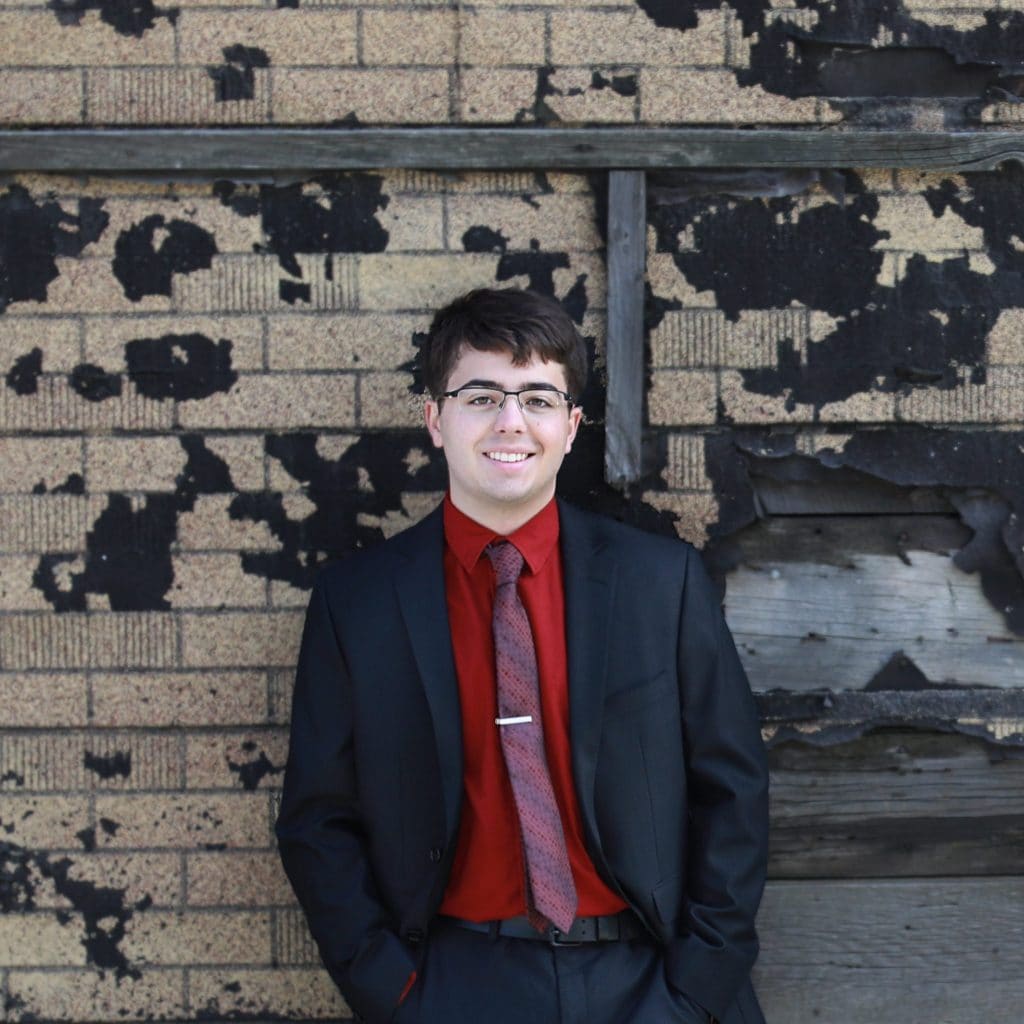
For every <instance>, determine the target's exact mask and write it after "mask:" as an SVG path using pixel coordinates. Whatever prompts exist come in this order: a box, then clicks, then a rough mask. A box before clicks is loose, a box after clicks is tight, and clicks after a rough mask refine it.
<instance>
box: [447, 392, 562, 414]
mask: <svg viewBox="0 0 1024 1024" xmlns="http://www.w3.org/2000/svg"><path fill="white" fill-rule="evenodd" d="M510 395H511V396H512V397H513V398H515V400H516V401H517V402H518V403H519V408H520V410H521V411H522V413H523V415H524V416H530V417H536V418H538V419H541V418H543V417H545V416H551V415H553V414H555V413H558V412H561V411H562V410H563V409H571V408H572V406H573V400H572V395H570V394H569V393H568V392H567V391H559V390H558V389H557V388H524V389H523V390H522V391H503V390H502V389H501V388H482V387H479V386H478V385H476V384H465V385H463V386H462V387H461V388H456V389H455V390H454V391H445V392H444V393H443V395H442V396H441V397H442V398H454V399H455V400H456V401H457V402H458V404H459V408H460V409H464V410H466V412H471V413H476V414H479V415H480V416H497V415H498V413H499V412H501V410H502V409H504V408H505V399H506V398H508V397H509V396H510Z"/></svg>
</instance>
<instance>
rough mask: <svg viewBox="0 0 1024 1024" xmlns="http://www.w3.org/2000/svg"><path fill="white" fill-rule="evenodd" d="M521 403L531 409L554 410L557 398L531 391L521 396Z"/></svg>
mask: <svg viewBox="0 0 1024 1024" xmlns="http://www.w3.org/2000/svg"><path fill="white" fill-rule="evenodd" d="M523 402H524V403H525V404H526V405H527V406H528V407H529V408H531V409H554V408H555V406H556V405H557V404H558V399H557V396H555V395H553V394H551V395H549V394H545V393H544V392H543V391H532V392H530V393H529V394H526V395H523Z"/></svg>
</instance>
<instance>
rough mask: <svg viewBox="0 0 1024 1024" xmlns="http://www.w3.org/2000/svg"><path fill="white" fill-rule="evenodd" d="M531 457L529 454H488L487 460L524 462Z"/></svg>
mask: <svg viewBox="0 0 1024 1024" xmlns="http://www.w3.org/2000/svg"><path fill="white" fill-rule="evenodd" d="M529 457H530V455H529V453H528V452H488V453H487V458H489V459H493V460H494V461H495V462H524V461H525V460H526V459H528V458H529Z"/></svg>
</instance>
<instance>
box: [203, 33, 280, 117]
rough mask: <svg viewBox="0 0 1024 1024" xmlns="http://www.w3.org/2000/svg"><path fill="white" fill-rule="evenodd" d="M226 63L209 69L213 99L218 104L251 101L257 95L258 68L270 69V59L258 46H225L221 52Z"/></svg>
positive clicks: (237, 44)
mask: <svg viewBox="0 0 1024 1024" xmlns="http://www.w3.org/2000/svg"><path fill="white" fill-rule="evenodd" d="M221 52H222V53H223V54H224V63H223V64H222V65H220V66H213V67H208V68H207V69H206V70H207V72H208V73H209V75H210V77H211V78H212V79H213V90H214V91H213V98H214V99H215V100H216V101H217V102H218V103H226V102H228V101H229V100H251V99H252V98H253V97H254V96H255V95H256V75H255V73H254V71H255V69H256V68H269V67H270V57H268V56H267V53H266V51H265V50H261V49H260V48H259V47H258V46H242V45H241V44H240V43H236V44H235V45H234V46H225V47H224V48H223V50H222V51H221Z"/></svg>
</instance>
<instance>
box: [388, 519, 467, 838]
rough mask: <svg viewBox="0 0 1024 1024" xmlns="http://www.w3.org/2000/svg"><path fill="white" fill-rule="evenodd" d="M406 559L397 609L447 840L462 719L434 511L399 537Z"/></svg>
mask: <svg viewBox="0 0 1024 1024" xmlns="http://www.w3.org/2000/svg"><path fill="white" fill-rule="evenodd" d="M400 539H401V541H402V543H401V544H400V549H401V550H402V552H403V554H404V555H405V557H406V559H407V561H406V563H405V564H404V565H403V566H401V568H400V571H399V574H398V576H397V579H396V588H397V591H398V600H399V605H400V607H401V609H402V617H403V619H404V620H405V628H406V630H407V631H408V634H409V640H410V642H411V644H412V649H413V655H414V657H415V659H416V667H417V669H418V670H419V674H420V678H421V679H422V681H423V689H424V691H425V693H426V696H427V703H428V704H429V706H430V714H431V718H432V719H433V723H434V738H435V740H436V743H437V756H438V761H439V763H440V766H441V788H442V792H443V794H444V808H445V822H446V825H447V829H448V836H449V837H451V836H454V835H455V830H456V827H457V826H458V817H459V807H460V803H461V797H462V717H461V711H460V707H459V689H458V683H457V681H456V676H455V660H454V657H453V655H452V643H451V629H450V627H449V624H448V605H447V603H446V600H445V589H444V521H443V519H442V515H441V509H440V508H438V509H436V510H435V511H434V512H432V513H431V514H430V515H429V516H427V517H426V519H424V520H423V521H422V522H421V523H419V524H418V525H417V526H414V527H412V528H411V529H409V530H407V531H406V532H405V533H403V534H401V535H400Z"/></svg>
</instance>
